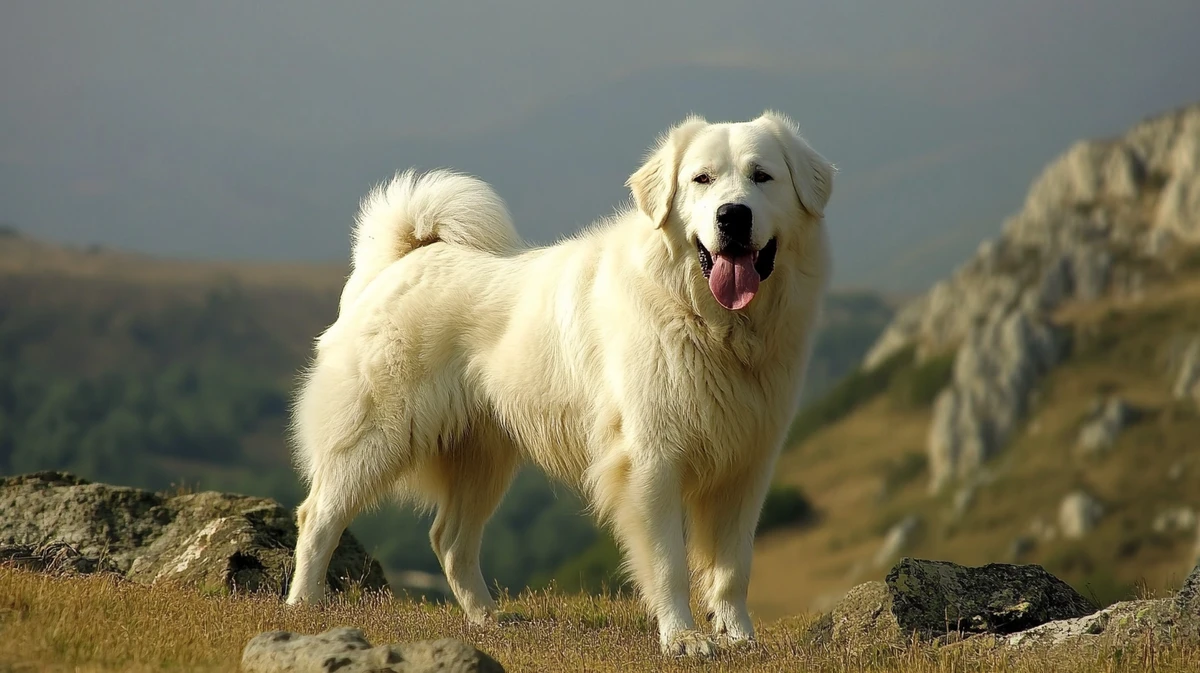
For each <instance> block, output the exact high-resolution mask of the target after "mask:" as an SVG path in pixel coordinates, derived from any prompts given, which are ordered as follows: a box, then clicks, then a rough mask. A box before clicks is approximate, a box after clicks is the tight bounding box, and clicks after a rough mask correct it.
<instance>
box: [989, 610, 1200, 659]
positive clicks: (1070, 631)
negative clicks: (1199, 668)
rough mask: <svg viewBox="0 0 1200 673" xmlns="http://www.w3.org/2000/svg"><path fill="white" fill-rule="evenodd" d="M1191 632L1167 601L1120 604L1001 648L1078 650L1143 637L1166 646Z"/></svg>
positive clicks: (1014, 638)
mask: <svg viewBox="0 0 1200 673" xmlns="http://www.w3.org/2000/svg"><path fill="white" fill-rule="evenodd" d="M1191 629H1192V624H1191V621H1190V620H1187V619H1183V618H1182V615H1180V614H1179V612H1178V611H1176V610H1175V606H1174V605H1173V604H1172V602H1171V599H1169V598H1163V599H1158V600H1140V601H1123V602H1121V603H1114V604H1112V605H1110V606H1108V607H1107V608H1104V609H1103V610H1100V611H1098V612H1095V613H1092V614H1090V615H1085V616H1083V617H1078V618H1075V619H1062V620H1058V621H1053V622H1048V623H1046V624H1042V625H1041V626H1036V627H1034V628H1031V629H1029V630H1027V631H1022V632H1020V633H1015V634H1012V635H1010V636H1007V637H1006V638H1004V640H1002V641H1001V643H1002V644H1004V645H1008V646H1011V647H1019V648H1034V647H1038V648H1059V649H1065V648H1071V649H1079V648H1084V647H1093V646H1098V645H1104V644H1119V643H1123V642H1137V640H1139V639H1141V638H1143V637H1144V636H1145V635H1146V634H1147V633H1151V634H1153V635H1154V637H1155V640H1156V641H1157V642H1159V643H1167V642H1170V641H1171V640H1173V639H1175V638H1177V637H1178V636H1179V635H1182V634H1183V633H1185V632H1186V631H1189V630H1191Z"/></svg>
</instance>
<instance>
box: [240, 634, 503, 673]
mask: <svg viewBox="0 0 1200 673" xmlns="http://www.w3.org/2000/svg"><path fill="white" fill-rule="evenodd" d="M242 671H244V672H245V673H284V672H287V673H310V672H311V673H331V672H332V671H340V672H341V673H433V672H434V671H439V672H441V673H503V671H504V667H503V666H501V665H500V664H499V663H498V662H497V661H496V660H495V659H493V658H492V657H490V656H488V655H487V654H486V653H484V652H481V651H479V650H477V649H475V647H473V646H472V645H469V644H467V643H464V642H463V641H461V640H455V639H452V638H444V639H442V640H422V641H418V642H414V643H405V644H398V645H379V646H378V647H376V646H372V645H371V643H370V642H369V641H368V640H367V637H366V634H364V633H363V632H362V631H361V630H359V629H355V628H350V627H345V626H343V627H339V628H336V629H330V630H328V631H326V632H324V633H320V634H317V635H314V636H309V635H303V634H299V633H290V632H288V631H268V632H266V633H261V634H259V635H257V636H255V637H254V638H253V639H252V640H251V641H250V642H249V643H248V644H247V645H246V649H244V650H243V651H242Z"/></svg>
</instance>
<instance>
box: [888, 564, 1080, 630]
mask: <svg viewBox="0 0 1200 673" xmlns="http://www.w3.org/2000/svg"><path fill="white" fill-rule="evenodd" d="M885 581H886V583H887V586H888V589H889V593H890V594H891V597H892V605H891V612H892V614H893V615H895V617H896V620H897V623H898V624H899V625H900V627H901V630H902V631H903V632H904V633H912V632H916V633H918V634H919V635H920V636H921V637H923V638H930V639H931V638H937V637H939V636H944V635H946V634H948V633H953V632H961V633H966V634H978V633H1000V634H1007V633H1016V632H1017V631H1023V630H1025V629H1029V628H1032V627H1034V626H1037V625H1039V624H1044V623H1046V622H1049V621H1053V620H1056V619H1069V618H1074V617H1082V616H1084V615H1087V614H1091V613H1092V612H1095V611H1096V606H1095V605H1093V604H1092V603H1091V601H1089V600H1088V599H1086V598H1084V597H1083V596H1081V595H1080V594H1079V592H1077V591H1075V590H1074V589H1072V588H1071V587H1070V585H1068V584H1067V583H1066V582H1063V581H1062V580H1060V579H1058V578H1057V577H1055V576H1053V575H1051V574H1050V573H1048V572H1046V570H1045V569H1044V568H1042V567H1041V566H1036V565H1010V564H1006V563H989V564H988V565H985V566H978V567H967V566H961V565H957V564H954V563H949V562H945V561H925V560H919V559H912V558H905V559H902V560H901V561H900V562H899V563H897V564H896V565H895V566H893V567H892V570H891V571H890V572H889V573H888V575H887V579H886V580H885Z"/></svg>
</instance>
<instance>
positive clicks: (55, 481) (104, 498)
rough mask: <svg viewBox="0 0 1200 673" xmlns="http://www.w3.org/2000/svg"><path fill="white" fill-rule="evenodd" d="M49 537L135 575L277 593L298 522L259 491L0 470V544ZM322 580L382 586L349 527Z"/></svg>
mask: <svg viewBox="0 0 1200 673" xmlns="http://www.w3.org/2000/svg"><path fill="white" fill-rule="evenodd" d="M47 543H65V544H66V545H69V546H70V548H71V549H72V553H74V554H78V555H79V556H81V557H83V558H86V559H89V561H88V563H91V562H92V560H94V562H95V563H96V564H102V565H103V566H104V567H106V568H108V569H110V570H112V571H115V572H118V573H120V574H121V575H123V576H125V577H126V578H128V579H130V580H133V581H135V582H139V583H144V584H155V583H158V582H177V583H181V584H185V585H190V586H196V587H200V588H203V589H206V590H221V591H267V592H271V593H276V594H282V593H284V590H285V588H286V585H287V582H288V581H289V580H290V579H291V578H290V575H291V569H292V564H293V554H294V550H295V545H296V523H295V519H294V517H293V516H292V513H291V512H289V511H288V510H287V509H285V508H284V507H283V506H281V505H280V504H279V503H277V502H275V501H274V500H269V499H266V498H254V497H249V496H243V495H235V494H230V493H216V492H203V493H190V494H182V495H166V494H161V493H152V492H149V491H143V490H140V489H136V488H126V487H120V486H109V485H106V484H96V483H91V482H88V481H86V480H84V479H80V478H79V477H76V476H74V475H70V474H66V473H62V472H40V473H36V474H29V475H23V476H16V477H4V478H0V545H15V546H21V547H23V548H31V549H34V550H36V549H42V548H44V545H46V544H47ZM35 566H36V564H33V565H30V564H28V563H27V564H26V567H35ZM328 580H329V587H330V588H331V589H332V590H333V591H342V590H345V589H347V588H349V587H351V586H358V587H361V588H362V589H365V590H369V591H379V590H387V589H388V585H387V581H386V579H385V578H384V576H383V570H382V568H380V566H379V563H378V562H377V561H375V560H374V559H372V558H371V557H370V555H368V554H367V552H366V551H365V550H364V549H363V548H362V546H361V545H360V544H359V543H358V542H357V541H356V540H355V539H354V537H353V536H352V535H351V534H350V533H349V532H346V533H344V534H343V535H342V539H341V542H340V543H339V545H338V548H337V551H335V552H334V555H333V559H332V561H331V562H330V566H329V576H328Z"/></svg>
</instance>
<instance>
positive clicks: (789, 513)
mask: <svg viewBox="0 0 1200 673" xmlns="http://www.w3.org/2000/svg"><path fill="white" fill-rule="evenodd" d="M816 517H817V512H816V510H815V509H813V506H812V503H810V502H809V501H808V498H806V497H804V493H803V492H802V491H801V490H800V489H799V488H797V487H796V486H791V485H776V486H772V487H771V490H770V491H768V492H767V499H766V501H765V502H763V508H762V513H761V514H759V517H758V533H759V534H760V535H761V534H763V533H765V532H767V531H771V530H774V529H776V528H786V527H793V526H803V525H806V524H810V523H812V522H813V521H814V520H815V519H816Z"/></svg>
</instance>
